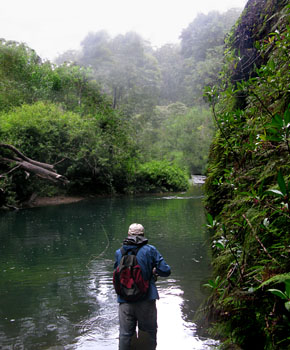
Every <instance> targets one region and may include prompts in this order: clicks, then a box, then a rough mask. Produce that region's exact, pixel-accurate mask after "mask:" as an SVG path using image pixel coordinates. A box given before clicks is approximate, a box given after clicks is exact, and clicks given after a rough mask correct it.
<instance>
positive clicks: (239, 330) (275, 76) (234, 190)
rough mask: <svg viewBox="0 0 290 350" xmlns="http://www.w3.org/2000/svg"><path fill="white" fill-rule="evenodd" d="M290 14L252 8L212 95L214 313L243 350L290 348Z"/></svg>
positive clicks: (270, 5)
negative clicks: (219, 82) (213, 122)
mask: <svg viewBox="0 0 290 350" xmlns="http://www.w3.org/2000/svg"><path fill="white" fill-rule="evenodd" d="M289 11H290V7H289V5H287V1H275V0H268V1H266V2H265V1H249V2H248V4H247V6H246V8H245V12H244V14H243V16H242V17H241V19H240V20H239V22H238V23H237V25H236V27H235V28H234V29H233V31H232V33H231V35H230V36H229V38H228V50H227V56H226V58H227V60H226V64H225V66H224V70H223V81H222V83H221V84H220V85H219V86H217V87H212V88H208V89H207V90H206V94H207V95H208V97H209V100H210V102H211V105H212V110H213V114H214V117H215V121H216V125H217V127H218V132H217V135H216V137H215V139H214V142H213V144H212V146H211V151H210V162H209V166H208V178H207V182H206V194H207V198H206V206H207V208H208V211H209V215H208V219H209V227H210V229H211V230H212V235H213V251H214V260H213V266H214V279H213V280H211V281H210V282H209V283H208V284H207V287H210V288H211V290H212V296H211V298H210V300H209V304H208V316H211V317H212V318H213V320H214V321H215V326H214V328H213V332H214V333H215V334H218V335H219V336H221V337H225V338H227V342H226V344H237V345H240V346H241V348H242V349H250V348H252V347H253V344H255V345H254V346H255V348H256V349H271V350H272V349H289V346H290V338H289V326H290V313H289V288H290V287H289V284H290V274H289V270H290V265H289V261H290V260H289V253H290V230H289V228H290V225H289V223H290V212H289V204H290V203H289V200H290V197H289V195H290V192H289V190H290V187H289V179H290V167H289V160H290V159H289V157H290V152H289V141H290V140H289V125H290V124H289V123H290V105H289V103H290V94H289V84H290V75H289V71H290V70H289V68H290V60H289V50H290V26H289V22H290V14H289ZM244 33H247V35H248V36H243V34H244Z"/></svg>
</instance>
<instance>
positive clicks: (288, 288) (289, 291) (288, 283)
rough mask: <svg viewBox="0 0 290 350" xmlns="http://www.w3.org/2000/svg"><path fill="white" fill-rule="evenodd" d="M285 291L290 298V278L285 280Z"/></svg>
mask: <svg viewBox="0 0 290 350" xmlns="http://www.w3.org/2000/svg"><path fill="white" fill-rule="evenodd" d="M285 293H286V295H287V297H288V298H289V299H290V280H287V281H285Z"/></svg>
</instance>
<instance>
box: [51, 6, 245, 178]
mask: <svg viewBox="0 0 290 350" xmlns="http://www.w3.org/2000/svg"><path fill="white" fill-rule="evenodd" d="M240 13H241V10H240V9H231V10H228V11H227V12H225V13H219V12H218V11H212V12H210V13H209V14H208V15H204V14H199V15H198V16H197V17H196V18H195V19H194V20H193V21H192V22H191V23H190V24H189V25H188V27H187V28H185V29H183V31H182V33H181V34H180V43H179V44H166V45H164V46H162V47H160V48H154V47H152V46H151V44H150V42H148V41H146V40H144V39H143V38H142V37H141V36H140V35H139V34H138V33H135V32H128V33H126V34H125V35H118V36H115V37H110V36H109V34H108V33H107V32H106V31H99V32H96V33H88V35H87V36H86V37H85V38H84V39H83V41H82V42H81V50H80V51H67V52H64V53H63V54H62V55H60V56H59V57H58V58H57V59H56V61H55V62H56V63H57V64H58V65H59V64H65V63H68V64H73V63H75V64H78V65H80V66H83V67H86V68H87V69H88V74H89V76H90V77H91V78H92V79H95V81H97V82H99V83H100V84H101V89H102V91H103V92H105V93H106V94H108V95H109V96H110V97H111V98H112V106H113V108H114V109H118V110H119V111H121V112H122V114H123V115H124V116H125V117H126V118H127V119H128V120H129V121H130V123H131V124H132V125H133V126H134V129H135V130H136V133H137V135H136V139H137V140H138V144H139V146H140V147H141V150H142V154H143V155H144V157H145V158H144V159H145V160H146V161H148V160H150V159H167V160H170V161H173V162H175V163H177V164H178V165H179V166H181V167H186V168H187V170H188V171H189V172H190V173H192V174H193V173H197V174H199V173H203V172H204V170H205V166H206V159H207V153H208V147H209V144H210V141H211V137H212V134H213V124H212V121H211V119H212V117H211V115H210V113H209V111H208V107H207V103H205V100H204V97H203V90H204V87H205V86H207V85H214V84H216V83H217V81H218V79H219V72H220V70H221V67H222V64H223V55H224V42H225V37H226V34H227V33H228V32H229V30H230V29H231V27H232V26H233V25H234V23H235V22H236V21H237V19H238V17H239V15H240Z"/></svg>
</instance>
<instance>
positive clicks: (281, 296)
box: [268, 289, 288, 300]
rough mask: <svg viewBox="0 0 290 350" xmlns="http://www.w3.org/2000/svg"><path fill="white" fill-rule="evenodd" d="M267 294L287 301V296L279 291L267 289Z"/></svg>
mask: <svg viewBox="0 0 290 350" xmlns="http://www.w3.org/2000/svg"><path fill="white" fill-rule="evenodd" d="M268 292H271V293H272V294H274V295H276V296H278V297H279V298H281V299H286V300H287V299H288V298H287V295H286V294H285V293H283V292H282V291H281V290H279V289H268Z"/></svg>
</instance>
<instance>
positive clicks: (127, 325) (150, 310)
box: [119, 300, 157, 350]
mask: <svg viewBox="0 0 290 350" xmlns="http://www.w3.org/2000/svg"><path fill="white" fill-rule="evenodd" d="M119 322H120V335H119V350H130V345H131V339H132V336H133V335H134V334H135V332H136V325H137V324H138V328H139V329H140V330H141V331H143V332H146V333H147V334H148V343H149V344H148V347H147V349H146V350H155V349H156V333H157V310H156V302H155V300H150V301H146V300H145V301H137V302H134V303H121V304H120V305H119Z"/></svg>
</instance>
